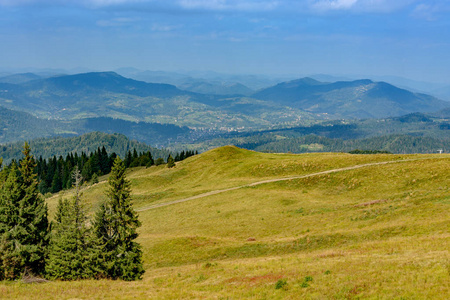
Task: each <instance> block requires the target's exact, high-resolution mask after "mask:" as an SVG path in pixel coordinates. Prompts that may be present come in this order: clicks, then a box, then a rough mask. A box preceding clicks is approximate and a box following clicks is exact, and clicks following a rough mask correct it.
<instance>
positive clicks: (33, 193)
mask: <svg viewBox="0 0 450 300" xmlns="http://www.w3.org/2000/svg"><path fill="white" fill-rule="evenodd" d="M23 154H24V156H25V157H24V158H23V159H22V160H21V162H20V167H19V171H20V175H21V176H20V177H19V176H18V174H17V171H16V169H15V167H14V166H13V167H12V169H11V170H10V172H9V175H8V180H7V182H6V183H5V185H4V187H3V189H2V197H1V198H2V200H1V202H2V204H1V205H2V211H3V212H4V209H5V208H6V214H7V216H8V220H7V222H6V223H5V224H6V226H5V227H4V229H2V231H3V234H2V237H1V241H0V248H1V249H0V250H1V251H0V253H2V255H1V256H2V265H3V271H4V274H5V276H4V277H6V278H7V279H16V278H18V277H19V276H20V275H21V274H22V273H23V272H24V271H27V272H31V273H32V274H36V275H38V274H42V273H43V272H44V266H45V250H46V247H47V244H48V220H47V206H46V205H45V202H44V200H43V199H42V198H41V196H40V194H39V191H38V182H37V179H36V174H35V173H34V170H35V167H36V163H35V161H34V159H33V156H31V154H30V146H29V145H28V143H25V145H24V150H23ZM0 214H2V215H3V213H0ZM2 223H3V220H2Z"/></svg>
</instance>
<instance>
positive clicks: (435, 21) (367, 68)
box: [0, 0, 450, 83]
mask: <svg viewBox="0 0 450 300" xmlns="http://www.w3.org/2000/svg"><path fill="white" fill-rule="evenodd" d="M123 67H134V68H138V69H142V70H163V71H183V70H184V71H189V70H198V71H207V70H210V71H216V72H222V73H229V74H267V75H287V74H290V75H292V74H293V75H295V74H299V75H300V74H302V75H304V74H333V75H345V74H362V75H393V76H402V77H406V78H410V79H415V80H421V81H429V82H446V83H450V0H428V1H424V0H297V1H294V0H240V1H239V0H173V1H170V0H0V69H1V70H13V69H14V70H16V69H19V68H20V69H21V70H25V69H27V68H30V69H31V68H62V69H75V68H85V69H89V70H98V71H107V70H115V69H118V68H123Z"/></svg>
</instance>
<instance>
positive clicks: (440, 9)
mask: <svg viewBox="0 0 450 300" xmlns="http://www.w3.org/2000/svg"><path fill="white" fill-rule="evenodd" d="M449 11H450V3H449V2H448V1H443V0H441V1H439V0H437V1H433V2H431V3H430V2H421V3H418V4H417V5H416V7H415V8H414V10H413V12H412V16H413V17H415V18H419V19H424V20H427V21H436V20H437V19H438V18H439V16H440V15H442V14H445V13H448V12H449Z"/></svg>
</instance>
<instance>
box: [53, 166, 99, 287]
mask: <svg viewBox="0 0 450 300" xmlns="http://www.w3.org/2000/svg"><path fill="white" fill-rule="evenodd" d="M72 179H73V183H74V188H75V195H74V197H73V199H72V200H68V199H65V200H62V199H60V200H59V203H58V207H57V211H56V215H55V223H54V227H53V230H52V237H51V242H50V246H49V256H48V262H47V265H46V273H47V277H48V278H51V279H60V280H75V279H82V278H90V277H93V276H94V271H93V269H92V265H91V263H90V260H89V256H90V252H91V250H93V249H92V247H91V246H92V244H91V239H90V236H89V229H88V228H87V227H86V220H87V217H86V213H85V211H84V208H83V206H82V204H81V199H80V197H81V192H80V188H81V183H82V177H81V173H80V171H79V169H78V167H75V169H74V171H73V173H72Z"/></svg>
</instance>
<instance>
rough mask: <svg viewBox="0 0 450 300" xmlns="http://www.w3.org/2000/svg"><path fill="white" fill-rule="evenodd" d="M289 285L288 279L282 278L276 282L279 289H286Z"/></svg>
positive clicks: (276, 287)
mask: <svg viewBox="0 0 450 300" xmlns="http://www.w3.org/2000/svg"><path fill="white" fill-rule="evenodd" d="M286 285H287V279H280V280H278V281H277V283H275V289H276V290H279V289H285V288H286Z"/></svg>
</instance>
